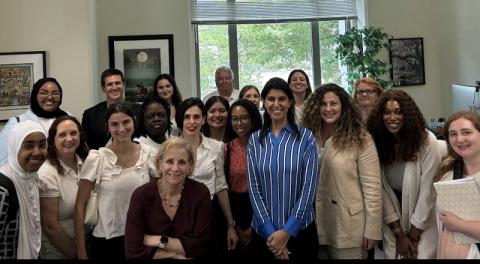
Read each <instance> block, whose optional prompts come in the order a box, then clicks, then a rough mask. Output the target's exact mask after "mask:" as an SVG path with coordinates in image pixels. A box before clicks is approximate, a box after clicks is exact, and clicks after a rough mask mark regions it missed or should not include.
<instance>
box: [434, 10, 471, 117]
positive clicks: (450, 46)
mask: <svg viewBox="0 0 480 264" xmlns="http://www.w3.org/2000/svg"><path fill="white" fill-rule="evenodd" d="M439 3H440V6H441V9H440V10H439V18H438V21H439V23H438V29H439V30H438V35H439V38H438V42H439V45H440V52H441V56H440V58H441V59H440V67H441V76H440V78H441V88H442V90H443V91H444V93H443V95H444V98H443V99H444V100H443V102H444V104H445V108H446V109H451V107H452V99H451V98H452V95H451V88H450V85H451V84H453V83H455V84H467V85H473V84H475V81H476V80H480V48H479V47H480V31H479V26H480V23H479V13H478V12H479V11H480V1H478V0H456V1H451V0H440V1H439ZM471 100H473V94H472V99H471ZM471 102H472V101H469V103H471ZM448 114H450V112H448V113H446V115H448Z"/></svg>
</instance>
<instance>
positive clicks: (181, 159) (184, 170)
mask: <svg viewBox="0 0 480 264" xmlns="http://www.w3.org/2000/svg"><path fill="white" fill-rule="evenodd" d="M159 163H160V164H159V165H160V166H159V168H160V171H161V172H162V180H164V182H167V183H168V184H170V185H172V186H178V185H181V184H183V182H184V181H185V178H186V177H187V175H188V174H189V173H191V170H192V167H193V166H192V161H191V160H189V155H188V151H187V150H186V149H185V148H183V147H177V146H173V147H170V148H168V149H167V150H166V151H165V153H163V156H162V158H161V159H160V160H159Z"/></svg>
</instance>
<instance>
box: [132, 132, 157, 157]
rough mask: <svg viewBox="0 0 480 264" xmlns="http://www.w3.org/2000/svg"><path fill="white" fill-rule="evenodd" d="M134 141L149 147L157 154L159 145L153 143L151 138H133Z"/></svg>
mask: <svg viewBox="0 0 480 264" xmlns="http://www.w3.org/2000/svg"><path fill="white" fill-rule="evenodd" d="M135 141H137V142H140V143H143V144H145V145H148V146H150V147H151V148H152V149H153V150H154V151H155V154H156V153H157V152H158V148H159V147H160V144H158V143H157V142H155V141H154V140H153V139H152V138H150V137H149V136H145V137H144V136H141V137H138V138H135Z"/></svg>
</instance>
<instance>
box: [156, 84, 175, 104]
mask: <svg viewBox="0 0 480 264" xmlns="http://www.w3.org/2000/svg"><path fill="white" fill-rule="evenodd" d="M157 93H158V95H159V96H160V97H161V98H162V99H164V100H165V101H167V102H169V103H170V102H171V101H172V95H173V86H172V84H171V83H170V82H169V81H168V80H167V79H161V80H160V81H158V82H157Z"/></svg>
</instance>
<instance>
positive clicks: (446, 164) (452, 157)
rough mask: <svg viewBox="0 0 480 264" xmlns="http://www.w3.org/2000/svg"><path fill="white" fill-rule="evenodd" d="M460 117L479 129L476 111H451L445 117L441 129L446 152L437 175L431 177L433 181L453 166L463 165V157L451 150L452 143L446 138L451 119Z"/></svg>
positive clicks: (479, 116) (479, 117)
mask: <svg viewBox="0 0 480 264" xmlns="http://www.w3.org/2000/svg"><path fill="white" fill-rule="evenodd" d="M460 118H464V119H467V120H468V121H470V122H472V125H473V127H474V128H475V129H476V130H477V131H480V115H477V114H476V113H473V112H467V111H460V112H456V113H453V114H452V115H451V116H450V117H449V118H448V119H447V122H446V123H445V129H444V130H443V135H444V137H445V139H446V141H447V149H448V152H447V154H446V155H445V156H444V157H443V158H442V165H441V166H440V169H439V170H438V173H437V175H435V178H434V179H433V181H434V182H436V181H439V180H440V179H441V178H442V176H443V175H444V174H445V173H447V172H448V171H451V170H453V169H454V168H455V166H458V165H460V166H461V167H463V166H462V165H463V158H462V157H461V156H460V155H458V154H457V153H456V152H455V151H454V150H453V148H452V145H451V144H450V141H449V140H448V138H449V133H448V130H449V128H450V125H451V124H452V122H453V121H455V120H458V119H460Z"/></svg>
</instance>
